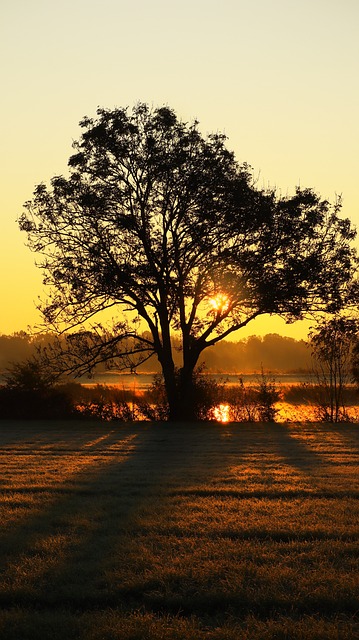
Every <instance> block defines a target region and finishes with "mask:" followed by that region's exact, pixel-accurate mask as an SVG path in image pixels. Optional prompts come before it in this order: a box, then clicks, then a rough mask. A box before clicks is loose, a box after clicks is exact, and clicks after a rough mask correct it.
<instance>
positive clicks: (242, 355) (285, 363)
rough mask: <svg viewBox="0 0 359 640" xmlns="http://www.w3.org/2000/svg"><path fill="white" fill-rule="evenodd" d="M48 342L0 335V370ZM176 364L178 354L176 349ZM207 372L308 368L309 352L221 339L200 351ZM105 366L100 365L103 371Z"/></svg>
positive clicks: (289, 344)
mask: <svg viewBox="0 0 359 640" xmlns="http://www.w3.org/2000/svg"><path fill="white" fill-rule="evenodd" d="M49 341H51V335H45V334H43V335H36V336H31V335H29V334H27V333H25V332H20V333H15V334H13V335H0V372H4V371H5V370H6V369H7V368H8V367H10V366H11V363H14V362H23V361H24V360H26V359H28V358H30V357H31V356H32V355H34V354H35V353H36V349H37V347H38V346H40V345H44V344H46V343H47V342H49ZM175 356H176V359H177V362H176V364H177V365H179V364H180V361H181V354H180V352H179V351H176V350H175ZM201 362H202V363H204V364H205V367H206V369H207V370H208V371H211V372H228V373H251V372H257V371H260V370H261V367H263V369H264V370H266V371H272V372H285V373H290V372H293V373H294V372H299V371H305V370H308V369H310V368H311V352H310V348H309V346H308V343H307V342H305V341H304V340H295V339H294V338H288V337H283V336H280V335H278V334H276V333H270V334H267V335H266V336H263V337H259V336H251V337H249V338H246V339H244V340H239V341H238V342H230V341H226V340H222V341H221V342H219V343H218V344H216V345H215V346H214V347H209V348H208V349H206V350H205V352H204V353H203V358H202V360H201ZM104 368H105V367H104V366H103V367H102V370H103V369H104ZM159 370H160V367H159V364H158V362H157V359H156V358H155V357H153V358H151V359H150V360H149V361H148V362H146V363H145V364H144V365H142V366H141V367H140V369H139V371H143V372H158V371H159Z"/></svg>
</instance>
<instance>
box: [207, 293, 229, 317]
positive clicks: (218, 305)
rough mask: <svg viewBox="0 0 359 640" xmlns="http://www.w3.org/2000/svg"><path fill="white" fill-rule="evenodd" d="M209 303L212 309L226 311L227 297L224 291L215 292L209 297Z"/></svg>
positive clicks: (217, 311) (219, 311)
mask: <svg viewBox="0 0 359 640" xmlns="http://www.w3.org/2000/svg"><path fill="white" fill-rule="evenodd" d="M209 304H210V305H211V307H212V309H213V311H215V312H216V313H221V312H223V311H227V309H228V307H229V299H228V296H227V295H226V294H225V293H217V294H216V296H215V297H214V298H211V299H210V301H209Z"/></svg>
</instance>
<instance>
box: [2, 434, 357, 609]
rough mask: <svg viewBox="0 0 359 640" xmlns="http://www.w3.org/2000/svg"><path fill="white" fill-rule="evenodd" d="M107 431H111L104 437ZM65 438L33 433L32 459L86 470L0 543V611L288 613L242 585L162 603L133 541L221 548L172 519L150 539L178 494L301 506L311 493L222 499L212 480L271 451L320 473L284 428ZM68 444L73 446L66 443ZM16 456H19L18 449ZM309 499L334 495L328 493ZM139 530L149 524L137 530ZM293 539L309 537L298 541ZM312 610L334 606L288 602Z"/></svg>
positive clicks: (233, 494) (257, 536)
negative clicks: (78, 462) (38, 454)
mask: <svg viewBox="0 0 359 640" xmlns="http://www.w3.org/2000/svg"><path fill="white" fill-rule="evenodd" d="M106 428H107V429H108V428H109V431H108V432H105V433H104V429H106ZM64 431H65V430H64V429H63V430H62V431H61V430H60V431H59V432H56V433H57V435H56V437H55V436H54V440H53V442H51V437H50V438H49V437H48V436H46V431H45V434H43V433H40V436H36V435H35V436H34V438H33V440H34V442H33V444H31V445H30V444H29V445H28V446H29V450H30V454H31V453H34V452H35V451H36V442H37V443H38V444H39V443H40V445H39V450H40V451H42V455H43V456H44V459H45V458H46V456H48V455H49V454H51V455H54V454H55V455H58V458H59V460H61V456H63V455H64V454H65V453H68V452H70V453H71V455H73V456H74V457H75V458H76V457H78V456H80V457H83V458H84V459H85V461H87V462H88V464H85V465H84V467H83V469H82V470H80V471H76V472H74V473H69V475H68V476H65V477H64V480H63V481H62V482H60V483H58V484H57V486H49V487H48V488H46V487H44V488H43V489H42V490H43V492H44V494H45V493H46V496H47V502H46V503H45V504H43V505H41V502H40V504H39V507H38V509H37V510H36V511H35V513H33V514H32V515H29V517H27V518H25V519H24V520H23V521H21V522H20V523H19V524H15V525H14V527H13V528H12V529H11V530H10V531H8V532H6V533H5V532H4V534H3V535H2V536H1V538H0V544H1V548H2V560H3V563H4V567H3V571H2V576H3V586H2V587H1V590H0V602H1V604H2V605H3V606H6V607H14V606H19V607H34V608H36V609H48V608H53V609H63V610H64V609H67V610H72V611H87V610H97V609H105V608H118V609H122V610H123V611H133V610H135V609H139V608H141V607H145V608H146V610H147V611H154V612H158V613H163V612H167V613H171V614H178V612H179V611H181V612H182V613H183V614H185V615H193V614H197V615H208V616H210V615H211V612H212V611H221V612H222V613H223V612H228V611H230V610H231V609H233V610H235V611H236V612H237V613H238V611H239V612H240V615H244V614H248V613H249V612H253V611H255V612H256V613H257V614H258V615H262V616H265V615H267V614H268V612H269V611H270V610H271V609H275V611H276V612H286V611H288V610H289V609H290V608H293V606H294V605H293V603H291V602H290V601H289V600H288V599H287V598H285V597H282V596H281V595H278V594H273V596H271V597H269V596H268V598H267V599H266V597H262V598H261V599H260V598H259V599H258V600H257V601H255V599H254V593H253V591H251V592H250V591H248V592H247V591H246V589H245V588H243V589H242V590H241V591H239V592H238V593H233V595H230V594H229V593H228V590H227V591H226V592H221V590H220V589H217V588H216V585H215V584H213V587H212V589H211V591H208V592H207V593H206V592H192V591H191V590H189V591H188V593H187V594H186V593H184V592H183V588H182V587H181V589H182V592H181V595H178V597H177V596H176V595H174V592H173V585H172V586H171V588H170V589H169V590H168V594H167V596H166V589H167V586H166V584H163V583H161V577H153V574H152V573H151V572H150V570H149V565H150V562H149V559H148V557H147V556H146V553H148V549H146V545H145V544H144V542H143V537H144V536H145V535H147V534H148V531H151V526H152V527H153V528H154V531H155V533H156V535H155V536H154V538H153V541H152V542H151V541H148V540H147V543H146V544H147V547H148V546H150V545H151V544H152V545H153V546H154V547H156V549H155V551H158V547H159V546H160V545H161V535H164V536H167V537H168V536H174V537H180V536H181V535H184V536H186V538H187V539H189V540H190V539H191V537H192V538H193V539H196V540H197V541H198V542H199V544H200V545H202V546H203V545H206V544H208V543H210V542H211V540H215V541H216V539H218V543H219V544H221V541H222V542H223V538H225V537H226V536H225V533H224V530H222V532H221V536H220V537H219V536H218V535H217V534H216V533H213V534H211V533H207V534H206V535H203V534H198V535H196V533H193V532H192V533H191V532H189V531H183V530H182V531H181V528H180V527H179V528H178V527H177V528H176V527H171V513H168V515H167V520H166V521H165V523H164V525H163V526H164V529H163V531H159V530H158V526H159V525H158V523H159V522H160V520H158V518H157V520H156V518H154V520H153V517H154V516H158V514H161V511H162V510H163V509H164V508H165V503H166V501H167V500H168V499H171V498H173V497H174V498H175V497H176V496H200V497H208V498H209V500H211V499H213V498H215V497H218V496H220V497H227V498H235V499H237V500H242V499H247V500H248V499H251V498H265V499H266V500H268V499H269V500H271V499H277V500H278V499H279V500H281V499H284V498H285V499H292V498H293V497H294V498H295V497H308V498H310V497H311V496H312V495H313V491H312V492H310V491H308V492H307V491H304V490H303V489H300V490H296V489H295V487H294V488H293V489H292V490H289V491H285V490H281V489H280V488H278V487H277V488H273V489H268V490H267V489H265V490H262V491H261V490H259V489H257V490H256V491H251V490H250V489H249V488H248V490H246V489H241V490H235V489H233V490H232V489H228V490H227V489H223V487H222V488H218V487H216V484H215V482H213V480H215V478H216V477H221V476H222V477H223V476H224V475H225V474H226V472H227V470H228V468H229V467H230V465H232V464H234V463H236V464H238V463H239V462H240V461H241V460H242V459H244V458H245V457H246V456H248V455H249V456H253V455H255V456H259V459H260V460H262V459H263V457H264V458H265V457H266V456H267V455H268V454H269V455H277V456H278V454H279V455H280V458H281V459H282V460H285V461H286V462H288V463H289V464H291V465H292V466H295V467H297V468H298V469H300V470H301V471H305V472H308V471H311V470H313V469H317V468H318V467H320V465H322V464H323V460H322V458H321V456H320V455H317V454H316V453H315V452H314V451H313V449H312V448H310V447H307V446H305V444H303V443H302V442H301V441H298V439H296V438H293V437H292V436H291V435H290V432H289V431H288V429H287V428H286V427H285V426H282V425H271V426H268V425H227V426H226V427H221V426H218V425H196V426H184V425H171V426H170V425H165V424H163V425H160V424H159V425H151V424H143V425H131V426H119V427H116V428H114V426H113V425H111V426H110V427H108V426H107V425H102V426H101V428H100V427H96V428H95V427H94V428H93V429H91V433H90V434H89V435H87V434H86V433H85V432H82V429H81V430H79V431H78V432H71V431H70V432H69V435H68V438H67V437H66V433H65V435H64ZM28 435H29V437H28V439H27V440H26V439H25V440H24V441H23V442H29V438H30V439H31V437H32V436H31V434H28ZM71 438H72V439H73V443H72V445H71V446H68V445H67V444H66V443H67V441H68V440H70V442H71ZM56 443H57V444H56ZM19 445H21V440H17V441H16V446H19ZM16 446H15V449H16ZM25 448H26V447H25ZM20 449H21V451H22V452H23V451H24V449H23V447H22V446H20ZM15 452H16V451H15ZM8 455H11V447H10V448H9V450H8ZM208 484H209V485H210V486H208ZM204 485H205V486H204ZM22 490H23V491H24V492H28V491H29V488H28V487H23V488H22V487H17V488H16V492H17V493H20V494H21V491H22ZM14 491H15V490H14ZM334 493H335V492H334ZM314 495H315V496H316V497H319V498H320V497H323V498H325V497H332V495H331V493H330V491H328V493H327V494H326V493H325V492H322V494H320V493H316V492H314ZM337 495H338V494H337V493H335V497H337ZM167 507H168V505H167ZM152 521H153V524H152V525H151V522H152ZM143 523H147V525H146V526H147V531H145V530H144V525H143ZM145 528H146V527H145ZM216 535H217V537H216ZM333 537H335V536H333V534H331V533H328V534H327V535H325V534H323V533H320V534H318V536H317V538H316V537H315V536H314V537H312V541H315V540H323V539H326V540H331V539H333ZM227 538H228V539H231V540H233V541H237V542H238V543H240V542H241V541H245V540H251V541H254V542H255V544H257V545H258V544H262V543H265V542H266V541H267V540H268V539H270V540H271V541H272V542H275V543H276V542H277V543H288V542H293V539H295V535H293V533H291V534H290V535H289V534H285V533H283V532H281V531H278V533H277V534H275V535H274V534H273V533H272V534H270V535H269V536H268V534H267V533H266V531H265V530H263V531H262V535H261V533H260V532H258V531H256V532H254V531H253V532H251V531H242V532H234V533H228V536H227ZM297 539H298V540H304V539H305V540H307V537H305V534H300V533H298V536H297ZM348 540H349V541H351V540H352V537H350V536H349V537H348ZM134 554H135V556H136V557H134ZM164 560H165V561H166V558H165V559H164ZM168 562H171V560H170V558H168ZM114 569H115V570H114ZM136 571H137V572H138V574H137V573H136ZM213 575H214V576H215V573H213ZM173 580H174V581H175V577H174V578H173ZM214 580H215V578H214ZM355 606H357V602H355V603H354V600H349V601H348V603H347V605H346V607H344V604H343V599H340V601H339V602H338V606H337V608H335V610H337V611H338V610H339V611H343V610H345V611H350V612H352V611H354V609H353V607H355ZM315 607H319V608H321V610H323V611H328V612H332V611H333V598H331V597H329V599H328V602H327V601H326V600H325V597H324V596H323V597H322V600H321V601H319V600H318V598H317V600H315V597H314V596H313V599H312V600H311V599H310V598H309V599H308V598H307V600H306V601H305V602H304V603H297V604H296V608H297V610H298V611H301V612H305V613H307V612H310V611H311V610H312V609H313V608H314V609H315ZM343 607H344V609H343Z"/></svg>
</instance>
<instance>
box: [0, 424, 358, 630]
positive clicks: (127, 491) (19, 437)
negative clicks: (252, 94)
mask: <svg viewBox="0 0 359 640" xmlns="http://www.w3.org/2000/svg"><path fill="white" fill-rule="evenodd" d="M358 444H359V428H358V426H357V425H350V424H343V425H316V424H309V423H308V424H286V425H281V424H273V425H270V426H268V425H261V424H233V425H232V424H227V425H224V426H220V425H214V424H212V425H196V426H194V425H193V426H180V425H178V426H169V425H151V424H149V423H147V424H134V425H128V424H126V425H119V424H115V423H112V424H110V423H107V424H99V423H96V422H83V423H81V422H72V423H71V422H68V423H66V422H64V423H61V422H43V423H41V422H28V423H25V422H16V421H14V422H11V421H2V422H0V463H1V475H0V481H1V489H2V491H1V545H0V554H1V584H0V605H1V612H0V637H1V639H2V640H50V639H51V640H60V639H61V640H75V639H81V640H130V639H131V640H160V639H163V640H164V639H168V640H169V639H174V640H181V639H189V640H202V639H207V638H208V639H211V640H252V639H253V640H284V639H287V640H309V639H310V640H314V639H316V640H326V639H328V640H329V639H330V640H341V639H343V640H344V639H345V640H346V639H350V638H352V639H353V640H354V639H355V638H358V637H359V619H358V611H359V598H358V595H359V593H358V592H359V589H358V586H359V554H358V537H359V535H358V533H359V526H358V523H359V518H358V496H359V474H358Z"/></svg>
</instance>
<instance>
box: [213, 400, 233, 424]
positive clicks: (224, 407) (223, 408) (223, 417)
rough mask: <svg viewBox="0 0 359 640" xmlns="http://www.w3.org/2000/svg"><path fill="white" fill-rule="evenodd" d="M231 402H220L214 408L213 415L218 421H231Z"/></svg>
mask: <svg viewBox="0 0 359 640" xmlns="http://www.w3.org/2000/svg"><path fill="white" fill-rule="evenodd" d="M229 409H230V407H229V404H219V405H218V406H217V407H215V408H214V410H213V415H214V417H215V419H216V420H218V422H229Z"/></svg>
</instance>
